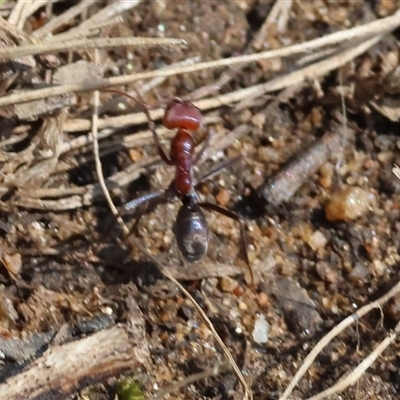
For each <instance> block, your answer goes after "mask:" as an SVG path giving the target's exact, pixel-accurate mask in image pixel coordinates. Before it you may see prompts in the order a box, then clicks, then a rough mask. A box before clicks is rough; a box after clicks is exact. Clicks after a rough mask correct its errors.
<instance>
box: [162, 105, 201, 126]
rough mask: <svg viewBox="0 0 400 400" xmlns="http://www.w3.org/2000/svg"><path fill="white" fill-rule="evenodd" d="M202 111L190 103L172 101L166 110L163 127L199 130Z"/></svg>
mask: <svg viewBox="0 0 400 400" xmlns="http://www.w3.org/2000/svg"><path fill="white" fill-rule="evenodd" d="M201 118H202V116H201V114H200V110H199V109H198V108H197V107H195V106H194V105H193V104H192V103H190V102H189V101H185V100H183V101H176V100H174V101H172V102H171V103H170V104H169V105H168V107H167V109H166V110H165V114H164V118H163V125H164V126H165V127H166V128H168V129H176V128H184V129H187V130H188V131H195V130H197V129H199V126H200V123H201Z"/></svg>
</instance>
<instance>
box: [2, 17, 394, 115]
mask: <svg viewBox="0 0 400 400" xmlns="http://www.w3.org/2000/svg"><path fill="white" fill-rule="evenodd" d="M399 24H400V12H398V13H396V14H395V15H394V16H391V17H387V18H383V19H381V20H378V21H374V22H371V23H369V24H366V25H363V26H361V27H356V28H352V29H348V30H345V31H340V32H336V33H334V34H331V35H327V36H325V37H323V38H319V39H315V40H311V41H309V42H305V43H302V44H299V45H294V46H288V47H285V48H282V49H278V50H272V51H267V52H263V53H259V54H253V55H245V56H238V57H231V58H228V59H221V60H218V61H210V62H203V63H199V64H195V65H189V66H185V67H179V68H176V69H171V70H164V71H159V70H156V71H150V72H142V73H137V74H132V75H126V76H121V77H112V78H108V79H102V80H101V81H97V82H92V83H85V84H67V85H60V86H57V87H52V88H45V89H37V90H34V91H27V92H24V93H16V94H11V95H8V96H4V97H3V98H0V107H4V106H6V105H11V104H16V103H21V102H27V101H32V100H38V99H43V98H46V97H50V96H56V95H60V94H68V93H74V92H82V91H93V90H101V89H106V88H108V87H111V86H116V85H125V84H128V83H132V82H135V81H138V80H142V79H150V78H155V77H161V76H173V75H177V74H183V73H189V72H196V71H199V70H204V69H207V68H218V67H222V66H231V65H233V64H236V63H249V62H252V61H258V60H262V59H267V58H273V57H282V56H288V55H293V54H298V53H301V52H304V51H308V50H311V49H314V48H318V47H321V46H322V45H327V44H333V43H338V42H340V41H344V40H350V39H354V38H355V37H362V36H365V35H366V34H368V36H371V35H372V34H377V33H380V32H385V33H387V32H389V31H391V30H393V29H394V28H395V27H397V26H398V25H399ZM381 38H382V35H378V36H375V37H373V38H372V39H369V40H366V41H365V42H363V43H361V44H359V45H358V46H357V47H355V48H354V49H349V50H345V51H343V52H341V53H339V54H337V55H336V56H334V57H331V58H329V59H328V60H324V61H321V62H320V63H317V64H313V65H311V66H308V67H306V68H304V69H302V70H299V71H294V72H291V73H289V74H287V75H285V76H283V77H279V78H276V79H273V80H271V81H269V82H267V83H266V84H261V85H256V86H253V87H251V88H247V89H243V90H240V91H237V92H235V93H236V94H235V95H232V98H229V99H230V100H229V102H232V101H240V100H242V99H244V98H246V97H247V96H252V95H258V93H260V94H261V93H265V92H267V91H275V90H280V89H283V88H285V87H287V86H289V85H292V84H296V83H299V82H302V81H303V80H305V79H314V78H316V77H318V76H322V75H324V74H326V73H327V72H329V71H332V70H334V69H336V68H338V67H339V66H341V65H343V64H345V63H347V62H349V61H351V60H352V59H354V58H355V57H357V56H358V55H360V54H362V53H363V52H365V51H366V50H368V49H369V48H370V47H371V46H373V45H374V44H376V43H377V42H378V41H379V40H381ZM234 99H236V100H234Z"/></svg>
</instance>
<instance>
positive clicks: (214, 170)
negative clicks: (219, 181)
mask: <svg viewBox="0 0 400 400" xmlns="http://www.w3.org/2000/svg"><path fill="white" fill-rule="evenodd" d="M242 158H243V156H242V155H240V156H237V157H235V158H231V159H230V160H227V161H223V162H221V163H220V164H218V165H216V166H215V167H214V168H212V169H211V170H209V171H208V172H206V173H205V174H204V175H203V176H202V177H201V178H200V179H199V180H197V182H196V186H197V185H199V184H201V183H202V182H204V181H207V180H208V179H211V178H212V177H214V176H215V175H217V174H219V173H220V172H221V170H223V169H225V168H228V167H230V166H231V165H233V164H235V163H237V162H238V161H240V160H241V159H242Z"/></svg>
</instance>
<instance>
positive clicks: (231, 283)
mask: <svg viewBox="0 0 400 400" xmlns="http://www.w3.org/2000/svg"><path fill="white" fill-rule="evenodd" d="M219 284H220V286H221V290H222V291H223V292H228V293H231V292H233V291H234V290H235V288H236V287H237V286H238V284H237V282H236V281H235V280H234V279H232V278H230V277H229V276H223V277H222V278H221V279H220V280H219Z"/></svg>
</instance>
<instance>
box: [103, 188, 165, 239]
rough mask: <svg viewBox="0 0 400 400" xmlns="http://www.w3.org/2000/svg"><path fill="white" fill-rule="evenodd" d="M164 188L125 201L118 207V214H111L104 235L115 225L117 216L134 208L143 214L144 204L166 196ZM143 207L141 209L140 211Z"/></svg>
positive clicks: (107, 234) (125, 213) (129, 212)
mask: <svg viewBox="0 0 400 400" xmlns="http://www.w3.org/2000/svg"><path fill="white" fill-rule="evenodd" d="M166 195H167V194H166V191H165V190H158V191H155V192H152V193H147V194H144V195H143V196H140V197H138V198H137V199H134V200H131V201H129V202H128V203H125V204H124V205H123V206H122V207H120V208H119V210H118V214H117V215H113V217H112V220H111V222H110V225H109V226H108V227H107V229H106V231H105V235H106V236H109V234H110V232H111V229H112V228H113V227H114V226H115V224H116V222H117V220H118V218H119V217H122V216H124V215H127V214H131V213H133V211H135V210H136V209H138V208H139V211H138V213H139V215H140V214H142V215H143V214H144V212H145V211H146V208H147V207H146V204H147V203H149V202H151V201H152V200H156V199H161V198H162V197H163V196H166ZM142 209H143V211H142Z"/></svg>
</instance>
